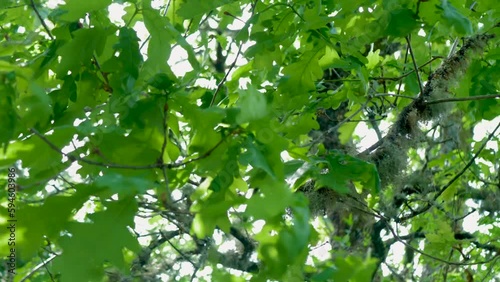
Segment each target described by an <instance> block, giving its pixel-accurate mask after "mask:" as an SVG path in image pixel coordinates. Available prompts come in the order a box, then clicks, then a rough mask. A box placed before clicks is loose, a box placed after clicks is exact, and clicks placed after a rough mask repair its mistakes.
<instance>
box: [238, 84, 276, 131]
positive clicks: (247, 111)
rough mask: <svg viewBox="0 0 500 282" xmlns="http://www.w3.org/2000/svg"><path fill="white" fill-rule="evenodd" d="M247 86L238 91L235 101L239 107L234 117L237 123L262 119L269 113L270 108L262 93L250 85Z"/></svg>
mask: <svg viewBox="0 0 500 282" xmlns="http://www.w3.org/2000/svg"><path fill="white" fill-rule="evenodd" d="M247 87H248V89H247V90H240V91H239V94H240V95H239V96H240V98H239V99H238V102H237V103H236V105H238V106H239V107H240V109H241V111H240V112H239V114H238V116H237V117H236V122H237V123H238V124H243V123H247V122H251V121H254V120H258V119H262V118H264V117H266V116H267V115H268V114H269V110H270V109H269V106H268V104H267V100H266V97H265V96H264V94H262V93H260V92H259V91H257V89H255V88H254V87H253V86H252V85H248V86H247Z"/></svg>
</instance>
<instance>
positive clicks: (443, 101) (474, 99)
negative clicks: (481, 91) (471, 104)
mask: <svg viewBox="0 0 500 282" xmlns="http://www.w3.org/2000/svg"><path fill="white" fill-rule="evenodd" d="M494 98H500V94H490V95H478V96H470V97H462V98H446V99H439V100H433V101H429V102H426V104H427V105H433V104H439V103H447V102H463V101H476V100H485V99H494Z"/></svg>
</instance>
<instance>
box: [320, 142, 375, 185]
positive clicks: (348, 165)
mask: <svg viewBox="0 0 500 282" xmlns="http://www.w3.org/2000/svg"><path fill="white" fill-rule="evenodd" d="M325 159H326V161H327V163H328V170H329V171H328V173H326V174H323V173H321V174H319V176H318V183H317V186H326V187H329V188H331V189H334V190H335V191H338V192H341V193H346V192H348V191H349V188H348V186H347V182H348V181H355V182H359V183H360V184H361V185H362V186H363V188H367V189H371V192H372V193H374V194H377V193H378V192H379V191H380V178H379V175H378V172H377V169H376V167H375V165H373V164H371V163H368V162H365V161H363V160H360V159H357V158H355V157H352V156H349V155H344V154H341V153H338V152H331V153H330V154H329V155H327V156H326V158H325Z"/></svg>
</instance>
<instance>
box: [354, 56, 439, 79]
mask: <svg viewBox="0 0 500 282" xmlns="http://www.w3.org/2000/svg"><path fill="white" fill-rule="evenodd" d="M442 58H443V57H441V56H434V57H432V59H430V60H429V61H427V62H426V63H424V64H422V65H420V66H419V67H418V69H419V70H420V69H421V68H423V67H425V66H427V65H428V64H430V63H432V62H434V61H435V60H437V59H442ZM405 63H406V61H405ZM414 72H415V70H411V71H408V72H407V73H404V74H402V75H401V76H398V77H376V76H373V77H370V79H375V80H391V81H399V80H401V79H403V78H405V77H407V76H409V75H410V74H412V73H414ZM359 80H360V79H358V81H359Z"/></svg>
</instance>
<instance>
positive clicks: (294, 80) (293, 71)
mask: <svg viewBox="0 0 500 282" xmlns="http://www.w3.org/2000/svg"><path fill="white" fill-rule="evenodd" d="M324 54H325V49H324V48H317V49H315V50H312V51H307V52H305V53H304V54H303V55H302V56H301V57H300V59H299V60H298V61H297V62H294V63H292V64H290V65H288V66H286V67H284V68H283V74H284V75H285V76H286V77H285V79H284V80H282V82H281V83H280V88H281V89H282V91H283V92H285V93H287V95H291V96H294V95H305V93H307V92H308V91H310V90H314V89H315V88H316V84H315V82H316V80H318V79H320V78H321V77H322V76H323V70H322V69H321V66H320V65H319V59H320V58H321V57H323V55H324Z"/></svg>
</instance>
